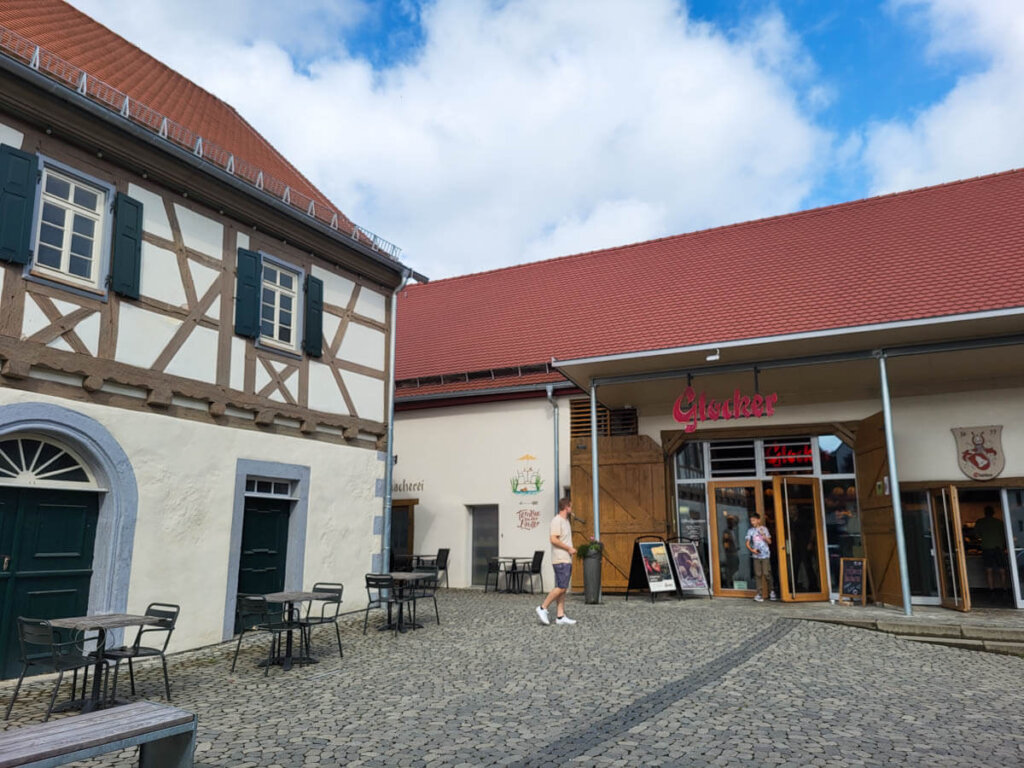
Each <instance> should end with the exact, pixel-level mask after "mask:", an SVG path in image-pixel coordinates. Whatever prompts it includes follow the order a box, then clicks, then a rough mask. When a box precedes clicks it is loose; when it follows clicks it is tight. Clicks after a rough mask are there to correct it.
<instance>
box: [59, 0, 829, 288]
mask: <svg viewBox="0 0 1024 768" xmlns="http://www.w3.org/2000/svg"><path fill="white" fill-rule="evenodd" d="M240 2H241V0H234V2H232V3H231V4H230V8H231V9H233V11H232V12H235V13H238V18H244V17H245V16H246V14H245V13H240V12H238V11H239V7H240V6H239V5H238V3H240ZM75 4H76V5H77V6H78V7H80V8H82V9H83V10H84V11H86V12H87V13H90V15H93V16H94V17H95V18H97V19H99V20H100V21H101V22H103V23H105V24H108V25H110V26H111V27H112V28H113V29H114V30H115V31H117V32H118V33H120V34H122V35H124V36H125V37H127V38H128V39H130V40H132V41H133V42H136V43H137V44H138V45H140V47H142V48H144V49H145V50H147V51H149V52H150V53H151V54H153V55H154V56H156V57H157V58H160V59H161V60H163V61H165V62H166V63H168V64H169V65H170V66H172V67H174V68H175V69H178V70H179V71H180V72H182V73H183V74H185V75H186V76H188V77H190V78H192V79H193V80H195V81H196V82H197V83H199V84H200V85H202V86H203V87H205V88H207V89H208V90H210V91H212V92H214V93H216V94H217V95H218V96H220V97H221V98H223V99H225V100H226V101H227V102H229V103H230V104H232V105H233V106H234V107H235V108H236V109H238V111H239V112H240V113H241V114H242V115H244V116H245V117H246V119H248V120H249V121H250V122H251V123H253V124H254V125H255V126H256V127H257V128H258V129H259V130H260V131H261V132H262V133H263V134H264V135H265V136H266V137H267V138H268V139H269V140H270V141H271V142H272V143H273V144H274V145H275V146H277V147H278V148H279V149H280V150H281V151H282V152H283V153H284V154H285V155H286V156H287V157H288V158H289V159H290V160H291V161H292V162H293V163H294V164H295V165H296V166H297V167H299V168H300V169H301V170H302V171H303V172H304V173H305V174H306V175H307V176H309V177H310V178H311V179H312V180H313V181H314V182H315V183H316V184H317V185H318V186H319V187H320V188H321V189H322V190H323V191H324V192H325V193H326V194H327V195H328V196H329V197H330V198H331V199H332V200H333V201H334V202H335V203H336V204H337V205H338V206H339V207H340V208H341V209H342V210H344V211H345V212H346V214H348V215H349V216H350V217H351V218H352V219H354V220H355V221H357V222H359V223H360V224H362V225H364V226H366V227H368V228H369V229H371V230H373V231H375V232H377V233H378V234H380V235H381V236H383V237H385V238H387V239H389V240H391V241H393V242H395V243H397V244H398V245H400V246H401V247H402V248H403V249H404V254H403V259H404V260H405V261H406V262H407V263H409V264H410V265H412V266H414V267H415V268H416V269H418V270H420V271H421V272H424V273H425V274H427V275H429V276H431V277H434V278H437V277H441V276H447V275H452V274H461V273H465V272H471V271H479V270H483V269H490V268H493V267H496V266H503V265H507V264H512V263H518V262H522V261H524V260H527V259H532V258H541V257H548V256H557V255H563V254H566V253H573V252H579V251H583V250H588V249H593V248H597V247H604V246H612V245H619V244H623V243H628V242H635V241H637V240H641V239H646V238H650V237H656V236H661V235H668V234H674V233H677V232H682V231H687V230H691V229H695V228H701V227H706V226H710V225H714V224H722V223H729V222H734V221H742V220H744V219H748V218H754V217H759V216H764V215H769V214H774V213H782V212H787V211H790V210H794V209H796V208H798V207H799V206H800V203H801V201H802V200H803V199H805V197H806V196H807V194H808V193H809V191H810V190H811V188H812V186H813V185H814V183H815V182H816V181H817V180H818V179H819V178H820V174H821V173H822V170H823V167H824V162H825V160H826V159H827V155H828V154H829V147H830V141H831V137H830V136H829V135H828V134H827V133H825V132H824V131H822V130H821V129H820V128H818V127H817V126H816V125H815V122H814V118H813V116H812V114H811V110H812V109H814V107H813V106H811V105H813V104H818V103H820V101H821V99H822V90H821V88H820V86H819V85H816V84H815V83H814V82H813V78H812V77H811V76H810V74H809V69H808V67H809V65H808V59H807V57H806V55H805V54H804V53H803V52H802V50H801V48H800V45H799V41H798V40H797V39H796V38H795V37H794V36H793V35H792V34H791V33H790V32H789V30H788V29H787V28H786V25H785V22H784V20H783V18H782V17H781V16H780V15H778V14H769V15H767V16H764V17H762V18H760V19H758V20H755V21H754V22H753V23H751V24H750V25H749V26H748V27H746V28H745V29H744V30H742V34H738V35H735V36H733V37H727V36H726V35H725V34H723V33H722V32H720V31H718V30H716V29H715V28H713V27H711V26H709V25H706V24H694V23H692V22H690V21H689V20H688V19H687V17H686V15H685V11H684V10H682V9H681V8H680V6H679V5H677V4H676V3H675V2H672V0H647V1H646V2H643V3H623V2H612V1H610V0H590V1H589V2H582V0H578V1H575V2H571V1H568V0H567V1H565V2H550V1H549V0H509V1H508V2H502V3H495V2H490V1H489V0H437V2H435V3H433V4H427V5H424V6H423V7H422V8H421V23H422V24H423V28H424V45H423V48H422V49H421V50H420V51H419V52H418V53H416V54H415V55H414V56H413V57H411V58H408V59H406V60H405V62H404V63H402V64H398V65H395V66H393V67H391V68H389V69H385V70H382V71H374V70H373V69H372V68H371V67H370V66H369V64H367V63H366V62H365V61H363V60H360V59H356V58H353V57H351V56H350V55H349V54H348V53H347V52H346V50H345V49H344V47H343V46H341V45H340V44H339V45H338V46H336V47H333V48H332V47H331V46H330V45H328V44H327V43H326V42H325V40H326V39H327V37H330V36H333V37H334V39H338V38H339V36H340V35H341V33H342V31H344V30H345V29H347V28H349V27H350V26H351V25H352V24H354V23H355V22H356V21H357V20H358V19H359V18H361V16H360V14H363V13H366V12H368V11H367V8H370V7H372V4H370V5H364V4H362V3H348V4H339V5H337V6H335V4H334V3H331V2H328V0H319V2H317V3H316V4H315V5H313V6H308V5H302V4H280V8H281V9H283V10H277V8H278V5H279V4H278V3H276V2H273V3H272V2H265V3H255V4H250V3H246V4H245V8H246V9H249V10H250V11H251V13H250V16H249V17H248V19H247V20H246V21H244V23H241V24H235V23H232V22H231V20H230V18H228V16H227V14H228V12H226V11H218V17H217V19H214V20H211V19H210V18H209V13H208V11H209V9H210V8H212V7H216V6H217V5H218V4H217V3H208V2H204V3H200V2H198V0H180V1H179V2H175V3H165V2H162V0H137V2H135V3H133V4H131V5H130V6H125V5H124V4H122V3H115V2H113V1H112V0H75ZM310 7H312V8H313V9H315V11H316V13H315V14H314V13H311V12H310V11H309V10H308V9H309V8H310ZM127 8H130V9H131V10H130V12H126V9H127ZM332 8H333V9H335V10H334V12H333V15H332V13H330V10H331V9H332ZM317 14H319V15H317ZM218 19H219V21H218ZM315 24H320V27H319V31H318V32H317V34H316V35H315V36H314V37H315V40H314V41H313V43H311V44H309V45H307V46H305V47H304V48H302V50H301V52H300V58H302V57H305V58H303V60H302V65H301V66H299V67H296V66H295V63H294V58H295V56H296V51H297V50H298V49H297V48H296V46H297V43H296V40H297V39H298V38H297V34H298V31H301V30H303V29H309V28H310V25H315Z"/></svg>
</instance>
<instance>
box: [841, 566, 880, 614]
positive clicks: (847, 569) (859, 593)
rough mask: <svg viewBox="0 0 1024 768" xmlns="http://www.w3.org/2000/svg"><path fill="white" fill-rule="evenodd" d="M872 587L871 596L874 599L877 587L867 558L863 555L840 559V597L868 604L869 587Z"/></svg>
mask: <svg viewBox="0 0 1024 768" xmlns="http://www.w3.org/2000/svg"><path fill="white" fill-rule="evenodd" d="M869 586H870V588H871V597H872V599H874V596H875V589H874V586H875V585H874V584H873V583H872V581H871V571H870V570H869V569H868V561H867V558H863V557H842V558H840V559H839V598H840V600H850V601H851V602H855V603H856V602H860V604H861V605H865V604H867V593H868V589H867V588H868V587H869Z"/></svg>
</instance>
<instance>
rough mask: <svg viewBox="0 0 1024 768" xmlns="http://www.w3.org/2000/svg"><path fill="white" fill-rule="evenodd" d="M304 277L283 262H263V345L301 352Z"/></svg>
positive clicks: (261, 294) (261, 297) (261, 311)
mask: <svg viewBox="0 0 1024 768" xmlns="http://www.w3.org/2000/svg"><path fill="white" fill-rule="evenodd" d="M301 280H302V274H301V273H300V272H299V270H297V269H292V268H290V267H288V266H286V265H284V264H282V263H281V262H278V261H272V260H270V259H268V258H266V257H265V256H264V258H263V281H262V290H261V293H260V341H261V342H262V343H264V344H268V345H270V346H272V347H276V348H278V349H284V350H287V351H289V352H297V351H298V349H299V331H300V328H299V322H298V317H299V313H298V306H299V299H300V295H301V294H300V285H301Z"/></svg>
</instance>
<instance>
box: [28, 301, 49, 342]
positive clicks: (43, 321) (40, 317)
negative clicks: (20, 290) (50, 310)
mask: <svg viewBox="0 0 1024 768" xmlns="http://www.w3.org/2000/svg"><path fill="white" fill-rule="evenodd" d="M49 325H50V319H49V318H48V317H47V316H46V315H45V314H43V310H41V309H40V308H39V305H38V304H37V303H36V300H35V297H34V296H33V295H32V294H31V293H30V294H28V295H27V296H26V297H25V309H24V311H23V314H22V320H21V338H22V339H27V338H29V337H30V336H32V335H33V334H35V333H38V332H39V331H41V330H43V328H46V327H47V326H49Z"/></svg>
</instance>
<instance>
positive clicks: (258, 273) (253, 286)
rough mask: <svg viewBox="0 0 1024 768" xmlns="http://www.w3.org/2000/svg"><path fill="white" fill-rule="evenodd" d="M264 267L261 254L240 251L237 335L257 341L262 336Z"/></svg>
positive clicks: (237, 289) (236, 286)
mask: <svg viewBox="0 0 1024 768" xmlns="http://www.w3.org/2000/svg"><path fill="white" fill-rule="evenodd" d="M262 285H263V265H262V260H261V259H260V255H259V253H257V252H256V251H247V250H245V248H239V249H238V270H237V278H236V281H235V333H237V334H238V335H239V336H247V337H248V338H250V339H255V338H257V337H258V336H259V335H260V287H261V286H262Z"/></svg>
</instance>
